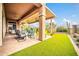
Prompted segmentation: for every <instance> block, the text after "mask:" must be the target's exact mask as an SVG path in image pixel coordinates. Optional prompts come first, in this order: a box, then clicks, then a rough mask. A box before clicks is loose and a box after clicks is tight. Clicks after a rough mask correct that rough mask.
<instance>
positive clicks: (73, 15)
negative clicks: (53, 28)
mask: <svg viewBox="0 0 79 59" xmlns="http://www.w3.org/2000/svg"><path fill="white" fill-rule="evenodd" d="M46 5H47V7H48V8H49V9H50V10H51V11H52V12H53V13H54V14H55V15H56V17H55V19H54V22H55V23H56V25H58V26H62V25H63V26H65V25H66V22H65V20H67V21H69V22H70V23H71V24H79V4H77V3H76V4H75V3H70V4H69V3H47V4H46ZM46 22H48V21H46ZM31 26H35V27H38V26H39V23H38V22H37V23H34V24H31Z"/></svg>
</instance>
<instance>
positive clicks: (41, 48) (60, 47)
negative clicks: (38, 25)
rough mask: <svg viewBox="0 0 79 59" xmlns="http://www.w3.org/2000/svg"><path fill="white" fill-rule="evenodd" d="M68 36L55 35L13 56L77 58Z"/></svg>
mask: <svg viewBox="0 0 79 59" xmlns="http://www.w3.org/2000/svg"><path fill="white" fill-rule="evenodd" d="M76 55H77V54H76V52H75V50H74V48H73V45H72V44H71V42H70V40H69V38H68V36H67V34H54V35H53V36H52V38H49V39H48V40H45V41H42V42H40V43H38V44H36V45H33V46H31V47H28V48H25V49H23V50H21V51H18V52H16V53H13V54H11V56H76Z"/></svg>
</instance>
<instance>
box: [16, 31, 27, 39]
mask: <svg viewBox="0 0 79 59" xmlns="http://www.w3.org/2000/svg"><path fill="white" fill-rule="evenodd" d="M25 37H26V35H25V33H24V32H20V31H19V30H16V39H18V40H23V39H25Z"/></svg>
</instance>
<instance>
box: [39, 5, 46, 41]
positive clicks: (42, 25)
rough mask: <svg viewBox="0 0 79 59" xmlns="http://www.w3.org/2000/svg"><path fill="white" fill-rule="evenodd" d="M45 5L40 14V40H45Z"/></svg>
mask: <svg viewBox="0 0 79 59" xmlns="http://www.w3.org/2000/svg"><path fill="white" fill-rule="evenodd" d="M45 15H46V14H45V4H42V8H41V11H40V13H39V40H41V41H42V40H44V39H45Z"/></svg>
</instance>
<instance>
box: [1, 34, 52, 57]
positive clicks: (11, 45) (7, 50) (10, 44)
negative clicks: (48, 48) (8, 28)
mask: <svg viewBox="0 0 79 59" xmlns="http://www.w3.org/2000/svg"><path fill="white" fill-rule="evenodd" d="M14 37H15V35H6V37H5V38H4V40H3V46H1V47H0V56H7V55H9V54H12V53H14V52H17V51H20V50H22V49H24V48H27V47H30V46H32V45H35V44H37V43H39V42H41V41H39V40H38V38H37V37H35V38H34V39H33V38H28V37H26V38H25V39H26V40H21V41H18V40H16V39H15V38H14ZM50 37H51V36H46V37H45V39H48V38H50Z"/></svg>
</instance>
